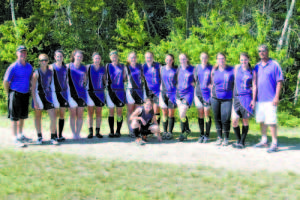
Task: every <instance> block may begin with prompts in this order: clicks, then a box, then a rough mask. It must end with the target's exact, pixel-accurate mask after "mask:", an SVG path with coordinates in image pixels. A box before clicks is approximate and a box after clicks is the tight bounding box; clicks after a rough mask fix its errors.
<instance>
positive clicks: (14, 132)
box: [11, 120, 18, 139]
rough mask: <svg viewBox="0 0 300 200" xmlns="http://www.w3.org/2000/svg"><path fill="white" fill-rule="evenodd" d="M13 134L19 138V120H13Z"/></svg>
mask: <svg viewBox="0 0 300 200" xmlns="http://www.w3.org/2000/svg"><path fill="white" fill-rule="evenodd" d="M11 130H12V135H13V137H14V138H15V139H17V138H18V121H13V120H11Z"/></svg>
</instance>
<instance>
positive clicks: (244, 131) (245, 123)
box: [240, 119, 249, 146]
mask: <svg viewBox="0 0 300 200" xmlns="http://www.w3.org/2000/svg"><path fill="white" fill-rule="evenodd" d="M248 130H249V119H243V128H242V137H241V142H240V144H242V145H243V146H245V141H246V137H247V134H248Z"/></svg>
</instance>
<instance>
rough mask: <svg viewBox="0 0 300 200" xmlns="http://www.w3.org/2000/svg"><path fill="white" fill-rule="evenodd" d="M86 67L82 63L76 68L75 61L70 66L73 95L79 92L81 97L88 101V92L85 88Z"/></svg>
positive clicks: (70, 82)
mask: <svg viewBox="0 0 300 200" xmlns="http://www.w3.org/2000/svg"><path fill="white" fill-rule="evenodd" d="M86 73H87V71H86V67H85V66H84V65H80V66H79V68H76V67H75V65H74V64H73V63H70V66H69V84H70V91H71V95H72V96H73V95H74V94H77V95H78V97H79V98H82V99H83V100H84V101H85V102H86V103H87V92H86V88H85V82H84V81H85V78H86Z"/></svg>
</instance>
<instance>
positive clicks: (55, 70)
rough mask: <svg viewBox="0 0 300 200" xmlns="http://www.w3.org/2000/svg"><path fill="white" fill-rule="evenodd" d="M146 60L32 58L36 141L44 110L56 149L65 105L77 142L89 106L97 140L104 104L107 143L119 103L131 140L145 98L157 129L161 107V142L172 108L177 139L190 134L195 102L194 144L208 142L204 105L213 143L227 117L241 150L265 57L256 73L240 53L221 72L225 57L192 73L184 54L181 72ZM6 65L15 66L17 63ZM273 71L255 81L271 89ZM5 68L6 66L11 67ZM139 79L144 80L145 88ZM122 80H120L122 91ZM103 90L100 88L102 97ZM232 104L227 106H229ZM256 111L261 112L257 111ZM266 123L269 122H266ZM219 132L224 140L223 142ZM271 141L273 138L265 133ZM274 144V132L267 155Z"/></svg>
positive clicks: (226, 127) (78, 55)
mask: <svg viewBox="0 0 300 200" xmlns="http://www.w3.org/2000/svg"><path fill="white" fill-rule="evenodd" d="M260 48H261V49H263V50H261V52H264V53H265V52H268V49H267V46H265V45H262V46H260ZM23 50H24V49H23ZM23 50H22V51H23ZM22 51H20V52H22ZM25 51H26V48H25ZM17 52H19V51H17ZM261 52H260V55H261ZM17 55H18V53H17ZM153 57H154V56H153V54H152V53H151V52H147V53H146V54H145V60H146V63H145V64H144V65H140V64H137V63H136V54H135V53H134V52H132V53H130V54H129V56H128V63H127V65H122V64H120V63H119V60H118V53H117V52H116V51H112V52H111V53H110V59H111V63H109V64H107V65H106V66H105V67H104V66H101V65H100V63H101V56H100V55H99V54H98V53H94V54H93V55H92V58H93V64H91V65H87V66H84V65H83V64H82V59H83V53H82V52H81V51H80V50H75V51H74V52H73V53H72V57H71V63H69V64H67V65H64V63H63V52H62V51H60V50H58V51H56V52H55V60H56V62H55V63H53V64H52V65H50V66H48V62H49V59H48V56H47V55H45V54H41V55H40V56H39V63H40V68H39V69H37V70H35V72H34V73H33V77H32V95H33V107H34V108H35V124H36V129H37V133H38V143H42V141H43V138H42V134H41V110H47V111H48V113H49V115H50V119H51V143H53V144H56V143H57V141H63V140H64V137H63V136H62V131H63V127H64V113H65V110H66V108H67V107H70V126H71V130H72V133H73V137H74V139H78V138H80V131H81V128H82V124H83V110H84V107H86V106H88V121H89V135H88V138H92V137H93V114H94V112H95V113H96V136H97V137H98V138H102V137H103V136H102V135H101V134H100V125H101V114H102V107H103V106H104V105H105V104H106V105H107V106H108V107H109V117H108V122H109V127H110V134H109V137H120V136H121V133H120V131H121V127H122V123H123V117H122V108H123V107H124V106H125V104H127V108H128V113H127V122H128V127H129V132H130V133H131V135H134V133H133V130H132V128H131V121H130V116H129V115H130V114H131V113H133V111H134V110H135V109H136V108H137V107H138V106H140V105H141V104H143V100H144V99H145V98H146V97H147V98H150V100H152V101H153V102H154V106H153V110H154V111H153V113H154V114H155V116H156V119H157V122H158V123H159V122H160V108H161V109H162V113H163V116H162V124H163V129H164V132H163V139H171V138H172V132H173V128H174V122H175V118H174V111H175V108H176V107H178V109H179V117H180V123H181V135H180V137H179V140H180V141H182V140H184V139H186V138H187V136H188V135H189V134H190V133H191V131H190V128H189V122H188V118H187V116H186V113H187V110H188V109H189V108H190V107H191V106H192V103H193V102H195V105H196V107H197V108H198V113H199V118H198V123H199V128H200V137H199V140H198V141H199V142H206V141H207V140H208V139H209V134H210V127H211V117H210V107H212V110H213V113H214V116H215V123H216V129H217V133H218V139H217V144H218V145H221V144H223V145H228V138H229V131H230V119H231V116H232V118H233V126H234V132H235V134H236V137H237V144H236V145H235V146H236V147H238V148H243V147H244V145H245V139H246V135H247V132H248V129H249V127H248V119H249V118H250V117H252V116H253V109H254V107H255V100H256V99H258V100H260V99H263V100H262V101H264V99H265V98H264V97H262V96H264V94H263V93H261V91H260V90H258V92H257V91H256V88H257V87H256V80H260V81H259V83H260V82H263V81H265V80H263V79H262V78H259V76H258V78H256V73H258V72H260V71H262V70H261V68H264V67H266V66H267V65H268V64H269V63H270V62H273V61H272V60H271V59H269V58H268V55H265V56H264V57H265V58H264V59H263V58H262V57H261V59H262V64H261V65H265V66H262V67H260V64H258V65H257V66H256V67H255V69H254V70H252V68H251V66H250V64H249V56H248V55H247V54H241V56H240V61H241V64H240V65H238V66H236V67H231V66H227V65H226V56H225V55H224V54H222V53H218V54H217V64H216V66H215V67H212V66H211V65H209V64H208V54H207V53H201V55H200V59H201V64H199V65H197V66H196V67H193V66H191V65H190V64H189V60H188V57H187V55H185V54H180V56H179V62H180V66H179V67H178V68H177V67H175V66H174V56H173V55H171V54H167V55H166V58H165V62H166V65H165V66H161V65H160V64H159V63H156V62H154V61H153ZM263 61H264V63H263ZM13 65H16V63H15V64H13ZM273 65H274V66H275V67H272V69H271V71H272V70H273V71H274V70H275V71H276V70H277V71H276V74H275V77H274V75H273V74H272V73H268V72H261V73H259V74H266V75H262V76H268V75H269V76H270V77H268V78H273V79H274V80H273V82H272V83H271V84H269V85H268V84H267V83H264V84H263V85H262V86H261V88H263V87H265V86H266V85H267V86H268V87H273V86H274V84H275V85H276V83H277V82H281V81H282V80H283V78H282V73H281V69H280V66H279V65H278V64H277V63H275V64H272V66H273ZM10 68H13V67H12V66H11V67H10ZM273 68H274V69H273ZM8 71H11V70H8ZM269 71H270V70H269ZM7 74H10V72H7ZM7 76H9V75H6V77H7ZM271 76H272V77H271ZM264 78H266V77H264ZM142 80H144V83H143V81H142ZM4 81H7V82H9V78H5V80H4ZM125 81H127V88H126V90H125V85H124V82H125ZM234 83H235V84H234ZM105 88H107V92H106V91H105ZM8 90H9V91H11V90H13V89H11V88H8ZM262 90H263V89H262ZM279 91H280V88H279ZM257 93H258V95H257V97H256V94H257ZM266 94H267V95H269V97H268V99H267V100H269V99H271V98H272V95H273V96H275V98H277V97H278V98H279V94H278V92H277V88H276V91H275V90H274V88H268V91H267V92H266ZM273 98H274V97H273ZM232 100H233V102H234V103H233V104H234V105H233V106H232ZM275 103H276V102H275ZM277 103H278V101H277ZM273 106H277V105H273ZM260 107H262V106H260ZM269 107H270V109H269V111H272V109H273V110H274V107H272V106H269ZM55 108H56V109H57V108H59V118H60V119H59V131H58V137H57V134H56V114H55ZM115 110H116V112H117V130H116V132H115V131H114V112H115ZM231 111H232V112H231ZM259 111H260V112H263V110H262V109H260V110H259ZM273 114H274V113H273ZM260 115H263V116H264V117H265V118H263V117H262V116H257V121H259V119H261V121H263V122H265V120H266V119H267V118H270V117H269V115H268V113H262V114H261V113H260ZM239 118H243V128H242V135H241V134H240V129H239V126H238V119H239ZM272 120H273V121H272V122H271V123H275V124H276V113H275V121H274V117H273V119H272ZM204 124H205V125H206V132H204ZM262 124H264V123H262ZM266 124H269V122H267V123H266ZM271 127H273V126H271ZM168 128H169V129H168ZM264 129H265V127H264V126H263V125H262V133H263V137H262V141H261V142H260V143H259V144H258V145H257V146H264V145H266V144H267V143H266V142H267V141H266V137H265V135H266V133H265V130H264ZM275 131H276V125H275ZM223 132H224V139H222V137H223ZM271 133H272V129H271ZM135 135H136V133H135ZM272 135H274V134H273V133H272ZM276 138H277V137H276V133H275V136H274V137H273V141H275V142H276V143H275V142H274V143H273V145H272V146H271V150H272V149H273V150H276V149H277V140H276Z"/></svg>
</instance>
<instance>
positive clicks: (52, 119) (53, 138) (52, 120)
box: [47, 108, 57, 144]
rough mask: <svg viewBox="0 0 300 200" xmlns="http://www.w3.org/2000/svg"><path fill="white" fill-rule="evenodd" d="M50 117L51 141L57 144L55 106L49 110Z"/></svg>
mask: <svg viewBox="0 0 300 200" xmlns="http://www.w3.org/2000/svg"><path fill="white" fill-rule="evenodd" d="M47 112H48V115H49V117H50V132H51V143H52V144H57V141H56V139H57V134H56V112H55V108H53V109H49V110H47Z"/></svg>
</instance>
